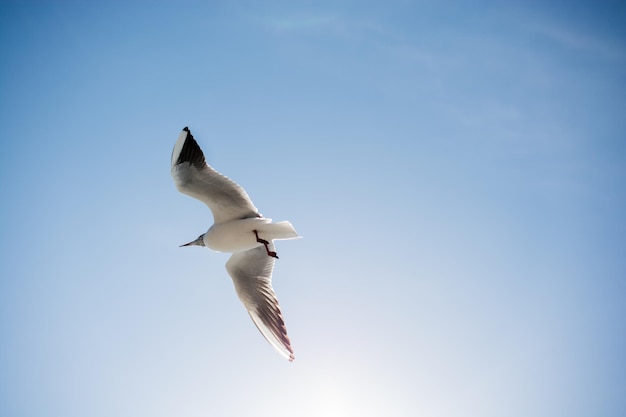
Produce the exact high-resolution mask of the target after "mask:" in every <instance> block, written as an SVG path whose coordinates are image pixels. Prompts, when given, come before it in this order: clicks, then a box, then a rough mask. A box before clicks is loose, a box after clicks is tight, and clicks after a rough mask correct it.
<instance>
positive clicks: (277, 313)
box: [172, 127, 300, 362]
mask: <svg viewBox="0 0 626 417" xmlns="http://www.w3.org/2000/svg"><path fill="white" fill-rule="evenodd" d="M172 178H173V179H174V183H175V184H176V188H177V189H178V191H180V192H181V193H183V194H187V195H189V196H191V197H194V198H197V199H198V200H200V201H202V202H203V203H204V204H206V205H207V206H209V208H210V209H211V212H212V213H213V226H211V227H210V228H209V230H208V231H207V232H206V233H203V234H201V235H200V236H199V237H198V238H197V239H196V240H194V241H192V242H189V243H186V244H184V245H181V247H183V246H205V247H207V248H210V249H213V250H215V251H218V252H232V253H233V254H232V256H231V257H230V259H228V262H226V270H227V271H228V274H229V275H230V277H231V278H232V280H233V283H234V284H235V291H236V292H237V296H238V297H239V299H240V300H241V302H242V303H243V305H244V307H245V308H246V310H247V311H248V314H249V315H250V317H251V318H252V321H253V322H254V324H255V325H256V327H257V328H258V329H259V331H260V332H261V334H262V335H263V337H264V338H265V339H266V340H267V341H268V342H269V343H270V344H271V345H272V346H273V347H274V348H275V349H276V350H277V351H278V352H279V353H280V354H281V355H282V356H284V357H285V358H286V359H288V360H289V361H290V362H292V361H293V360H294V359H295V356H294V353H293V349H292V348H291V342H290V340H289V336H287V328H286V327H285V322H284V320H283V316H282V313H281V310H280V306H279V305H278V299H277V298H276V294H275V293H274V289H273V288H272V270H273V269H274V261H275V260H276V259H278V255H277V253H276V249H275V247H274V243H273V241H274V240H278V239H295V238H298V237H300V236H298V233H296V230H295V229H294V227H293V226H292V225H291V223H290V222H288V221H282V222H277V223H272V219H268V218H265V217H263V216H262V215H261V214H259V211H258V209H257V208H256V207H255V206H254V204H253V203H252V200H250V197H248V194H247V193H246V191H245V190H244V189H243V188H242V187H241V186H240V185H238V184H237V183H235V182H234V181H233V180H231V179H230V178H227V177H226V176H224V175H222V174H220V173H219V172H217V171H216V170H215V169H213V168H212V167H210V166H209V165H208V164H207V163H206V160H205V158H204V154H203V153H202V150H201V149H200V146H198V143H197V142H196V140H195V139H194V137H193V136H192V134H191V131H190V130H189V128H187V127H185V128H184V129H183V130H182V132H181V133H180V135H179V136H178V140H177V141H176V144H175V145H174V150H173V151H172Z"/></svg>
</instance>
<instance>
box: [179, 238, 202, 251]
mask: <svg viewBox="0 0 626 417" xmlns="http://www.w3.org/2000/svg"><path fill="white" fill-rule="evenodd" d="M203 237H204V235H202V236H200V237H199V238H197V239H196V240H194V241H192V242H189V243H185V244H184V245H180V246H179V247H181V248H182V247H183V246H204V239H203Z"/></svg>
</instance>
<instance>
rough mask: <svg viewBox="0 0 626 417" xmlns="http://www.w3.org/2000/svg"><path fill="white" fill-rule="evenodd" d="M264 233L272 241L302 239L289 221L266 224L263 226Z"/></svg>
mask: <svg viewBox="0 0 626 417" xmlns="http://www.w3.org/2000/svg"><path fill="white" fill-rule="evenodd" d="M263 231H264V232H265V234H266V235H267V236H269V237H270V238H271V239H295V238H298V237H300V236H298V232H296V229H294V227H293V226H292V225H291V223H290V222H288V221H282V222H278V223H268V224H265V225H263Z"/></svg>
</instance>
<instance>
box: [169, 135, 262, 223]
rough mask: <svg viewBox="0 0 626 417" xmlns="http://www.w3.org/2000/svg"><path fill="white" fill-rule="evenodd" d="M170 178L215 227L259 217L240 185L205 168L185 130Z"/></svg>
mask: <svg viewBox="0 0 626 417" xmlns="http://www.w3.org/2000/svg"><path fill="white" fill-rule="evenodd" d="M172 178H174V183H175V184H176V188H178V191H180V192H181V193H183V194H187V195H189V196H191V197H194V198H197V199H198V200H200V201H202V202H203V203H204V204H206V205H207V206H209V208H210V209H211V212H212V213H213V220H214V222H215V223H216V224H218V223H225V222H228V221H230V220H234V219H245V218H248V217H261V215H260V214H259V212H258V210H257V208H256V207H255V206H254V204H252V200H250V197H248V194H247V193H246V192H245V190H244V189H243V188H241V186H239V184H237V183H236V182H234V181H233V180H231V179H230V178H227V177H225V176H224V175H222V174H220V173H219V172H217V171H216V170H214V169H213V168H211V167H210V166H209V165H207V163H206V160H205V159H204V154H203V153H202V149H200V146H198V143H197V142H196V141H195V139H194V138H193V136H192V135H191V132H190V131H189V128H187V127H185V128H184V129H183V130H182V132H181V133H180V135H179V136H178V140H177V141H176V144H175V145H174V150H173V151H172Z"/></svg>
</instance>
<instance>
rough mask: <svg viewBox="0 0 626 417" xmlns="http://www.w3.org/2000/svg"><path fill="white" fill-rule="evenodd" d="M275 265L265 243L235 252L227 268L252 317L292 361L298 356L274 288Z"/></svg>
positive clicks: (260, 328)
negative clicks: (273, 274) (273, 272)
mask: <svg viewBox="0 0 626 417" xmlns="http://www.w3.org/2000/svg"><path fill="white" fill-rule="evenodd" d="M270 250H274V245H273V244H270ZM273 269H274V258H272V257H270V256H268V255H267V251H266V250H265V247H263V246H257V247H256V248H253V249H250V250H247V251H243V252H235V253H234V254H233V255H232V256H231V257H230V259H229V260H228V262H226V270H227V271H228V274H229V275H230V276H231V278H232V279H233V283H234V284H235V290H236V291H237V295H238V296H239V299H240V300H241V302H242V303H243V305H244V307H245V308H246V310H248V314H250V317H251V318H252V321H253V322H254V324H255V325H256V327H257V328H258V329H259V331H260V332H261V334H262V335H263V337H265V339H266V340H267V341H268V342H269V343H270V344H271V345H272V346H273V347H274V348H275V349H276V350H277V351H278V352H279V353H280V354H281V355H283V356H284V357H285V358H287V359H288V360H289V361H290V362H291V361H293V360H294V359H295V356H294V354H293V349H292V348H291V342H290V341H289V336H287V328H286V327H285V322H284V320H283V316H282V313H281V311H280V306H279V305H278V300H277V299H276V294H275V293H274V290H273V289H272V270H273Z"/></svg>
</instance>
